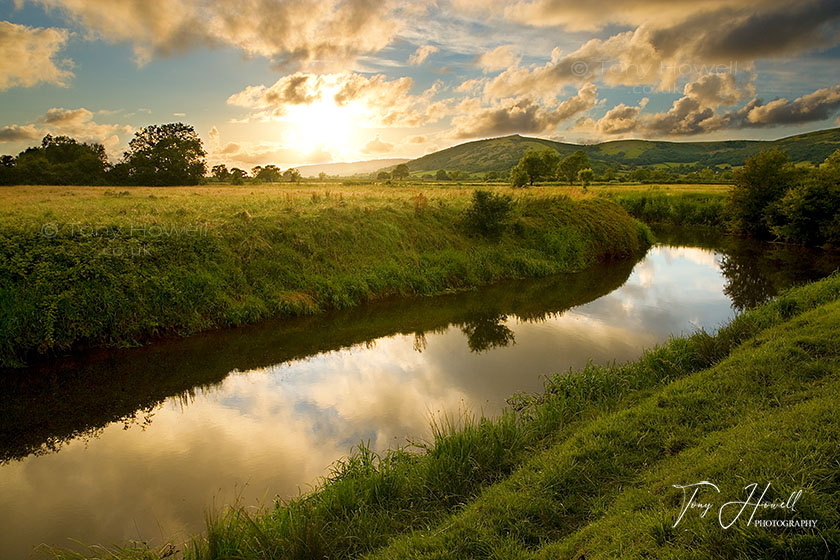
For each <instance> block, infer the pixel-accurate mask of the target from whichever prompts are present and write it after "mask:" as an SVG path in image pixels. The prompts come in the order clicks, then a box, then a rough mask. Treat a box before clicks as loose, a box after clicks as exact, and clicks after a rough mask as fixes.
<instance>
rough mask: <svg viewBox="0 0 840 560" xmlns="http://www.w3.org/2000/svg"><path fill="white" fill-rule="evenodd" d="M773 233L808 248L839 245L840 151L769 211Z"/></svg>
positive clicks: (768, 218)
mask: <svg viewBox="0 0 840 560" xmlns="http://www.w3.org/2000/svg"><path fill="white" fill-rule="evenodd" d="M765 221H766V222H767V225H768V227H769V229H770V232H771V233H772V234H773V235H775V236H777V237H780V238H782V239H784V240H786V241H791V242H798V243H803V244H806V245H823V244H825V243H830V244H832V245H835V246H837V245H840V150H837V151H835V152H834V154H832V155H830V156H829V157H828V158H827V159H826V160H825V163H824V164H823V165H822V166H821V167H820V168H819V169H818V170H816V171H812V172H809V173H808V174H807V175H806V176H805V177H803V178H802V179H801V180H800V181H799V184H797V185H796V186H794V187H793V188H791V189H788V191H787V192H786V193H785V194H784V196H782V197H781V198H780V199H779V200H778V201H776V202H774V203H773V204H771V205H770V206H768V207H767V210H766V212H765Z"/></svg>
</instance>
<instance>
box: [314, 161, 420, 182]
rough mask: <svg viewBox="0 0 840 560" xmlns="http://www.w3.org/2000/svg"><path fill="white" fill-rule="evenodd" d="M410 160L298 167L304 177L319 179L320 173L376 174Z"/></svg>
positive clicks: (341, 174) (344, 174) (345, 174)
mask: <svg viewBox="0 0 840 560" xmlns="http://www.w3.org/2000/svg"><path fill="white" fill-rule="evenodd" d="M407 161H408V160H407V159H405V158H402V159H400V158H391V159H372V160H368V161H354V162H348V163H322V164H317V165H302V166H300V167H298V171H300V173H301V175H303V176H304V177H317V176H318V174H319V173H322V172H323V173H326V174H327V175H338V176H340V177H349V176H351V175H358V174H362V173H375V172H377V171H379V170H380V169H383V168H385V167H396V166H397V165H399V164H401V163H405V162H407Z"/></svg>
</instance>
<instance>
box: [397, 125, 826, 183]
mask: <svg viewBox="0 0 840 560" xmlns="http://www.w3.org/2000/svg"><path fill="white" fill-rule="evenodd" d="M775 147H777V148H780V149H783V150H785V151H786V152H787V153H788V155H790V158H791V159H792V160H793V161H794V162H803V161H810V162H812V163H819V162H822V161H823V160H824V159H825V158H826V157H828V155H829V154H831V153H832V152H833V151H834V150H836V149H838V148H840V128H832V129H828V130H819V131H816V132H809V133H807V134H798V135H796V136H790V137H787V138H781V139H779V140H769V141H766V140H727V141H718V142H660V141H656V140H615V141H611V142H603V143H600V144H590V145H578V144H566V143H563V142H554V141H552V140H545V139H542V138H528V137H525V136H520V135H518V134H515V135H512V136H504V137H501V138H489V139H487V140H477V141H474V142H467V143H466V144H460V145H458V146H453V147H451V148H447V149H445V150H441V151H439V152H435V153H432V154H428V155H425V156H423V157H421V158H418V159H415V160H413V161H410V162H408V166H409V169H411V171H412V172H421V173H422V172H434V171H437V170H438V169H446V170H456V169H457V170H461V171H466V172H468V173H486V172H488V171H507V170H508V169H510V168H511V167H513V166H514V165H516V162H518V161H519V159H520V158H521V157H522V155H523V154H524V153H525V152H526V151H528V150H532V149H538V150H540V149H545V148H553V149H555V150H557V152H558V153H559V154H560V155H561V156H563V157H565V156H567V155H569V154H571V153H572V152H574V151H576V150H583V151H584V152H586V154H587V155H588V156H589V159H590V160H592V162H593V163H595V164H602V165H609V164H620V165H636V166H639V165H664V166H669V165H681V164H686V165H695V164H699V165H701V166H704V167H713V166H717V165H726V164H728V165H732V166H738V165H742V164H743V163H744V161H745V160H746V159H747V158H748V157H749V156H751V155H753V154H755V153H757V152H760V151H762V150H768V149H771V148H775Z"/></svg>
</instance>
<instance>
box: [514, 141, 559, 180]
mask: <svg viewBox="0 0 840 560" xmlns="http://www.w3.org/2000/svg"><path fill="white" fill-rule="evenodd" d="M559 162H560V156H559V155H558V154H557V152H556V151H555V150H552V149H546V150H542V151H539V152H538V151H536V150H528V151H527V152H525V155H523V156H522V159H520V160H519V163H517V164H516V165H515V166H514V167H518V168H519V170H518V171H516V173H517V174H518V175H520V176H521V174H522V173H524V174H525V176H526V177H528V184H530V185H533V184H534V182H536V181H540V180H542V179H550V178H551V177H553V176H554V174H555V170H556V169H557V165H558V163H559ZM511 174H512V175H513V171H511Z"/></svg>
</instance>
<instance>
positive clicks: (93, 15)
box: [32, 0, 400, 64]
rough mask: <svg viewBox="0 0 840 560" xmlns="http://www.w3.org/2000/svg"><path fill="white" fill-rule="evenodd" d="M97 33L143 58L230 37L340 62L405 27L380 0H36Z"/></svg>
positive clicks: (285, 53) (282, 54)
mask: <svg viewBox="0 0 840 560" xmlns="http://www.w3.org/2000/svg"><path fill="white" fill-rule="evenodd" d="M32 1H33V2H37V3H39V4H41V5H43V6H45V7H48V8H53V9H56V10H59V11H60V12H62V13H65V14H66V15H67V16H68V17H69V18H71V19H72V20H73V21H75V22H77V23H78V24H79V25H81V26H83V27H84V28H86V29H87V30H88V31H89V33H90V34H91V35H92V36H95V37H100V38H102V39H105V40H107V41H111V42H127V43H130V44H131V45H132V46H133V47H134V52H135V55H136V58H137V60H138V62H140V63H145V62H148V61H149V60H150V59H151V58H152V57H153V56H154V55H167V54H171V53H173V52H179V51H184V50H186V49H190V48H194V47H196V46H213V45H230V46H233V47H237V48H240V49H242V50H243V51H244V52H246V53H248V54H252V55H261V56H265V57H268V58H271V59H274V60H276V61H278V62H295V63H310V64H319V63H329V64H341V63H344V62H346V61H347V60H351V59H352V58H353V57H354V56H355V55H357V54H359V53H365V52H374V51H378V50H380V49H382V48H384V47H385V46H387V45H388V44H389V43H390V41H391V39H392V38H393V37H394V35H395V33H397V32H398V30H399V28H400V22H399V20H398V19H396V18H395V17H393V11H394V4H393V3H392V2H390V1H387V0H386V1H384V2H383V1H376V0H343V1H341V0H297V1H295V2H287V1H283V0H240V1H238V2H235V3H231V2H227V1H225V0H32Z"/></svg>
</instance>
